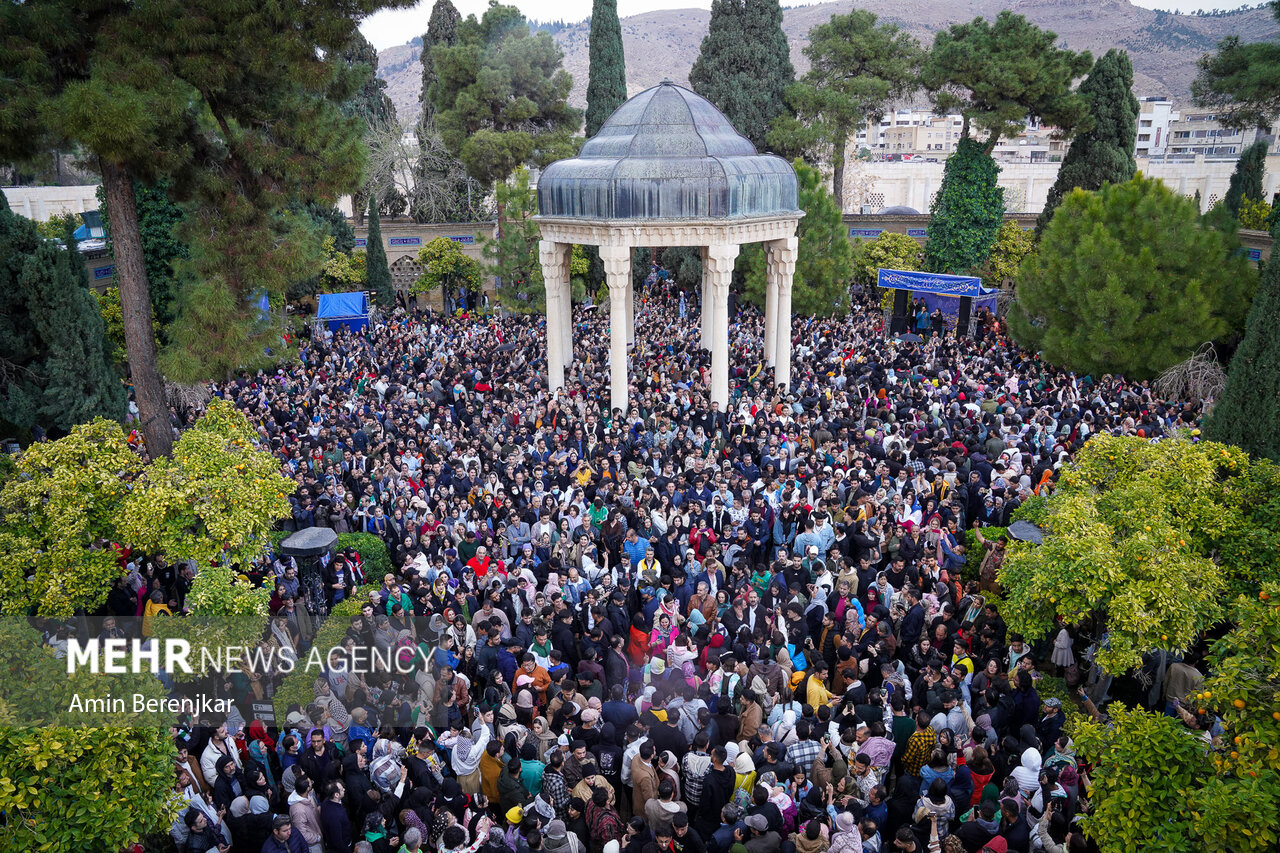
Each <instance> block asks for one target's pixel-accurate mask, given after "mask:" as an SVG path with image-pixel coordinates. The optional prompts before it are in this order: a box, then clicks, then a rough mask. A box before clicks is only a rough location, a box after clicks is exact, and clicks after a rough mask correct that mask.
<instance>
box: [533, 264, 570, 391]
mask: <svg viewBox="0 0 1280 853" xmlns="http://www.w3.org/2000/svg"><path fill="white" fill-rule="evenodd" d="M571 248H572V247H571V246H569V245H568V244H567V243H556V242H554V241H551V240H540V241H539V242H538V260H539V261H540V262H541V263H542V280H543V281H544V282H545V283H546V290H547V389H548V390H550V391H552V392H555V391H558V390H560V389H561V388H563V387H564V368H565V365H566V363H567V360H566V359H565V347H564V342H565V328H564V324H565V311H564V303H565V301H566V299H567V297H568V295H569V250H570V249H571ZM569 334H570V335H572V332H570V333H569Z"/></svg>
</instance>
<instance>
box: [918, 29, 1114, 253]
mask: <svg viewBox="0 0 1280 853" xmlns="http://www.w3.org/2000/svg"><path fill="white" fill-rule="evenodd" d="M1057 42H1058V36H1057V34H1056V33H1051V32H1048V31H1047V30H1042V29H1040V28H1039V27H1037V26H1036V25H1035V24H1032V23H1031V22H1030V21H1028V20H1027V19H1026V18H1024V17H1023V16H1022V15H1015V14H1014V13H1013V12H1010V11H1008V10H1005V11H1003V12H1001V13H1000V14H999V15H997V16H996V19H995V20H994V21H987V20H985V19H983V18H975V19H973V21H971V22H970V23H967V24H953V25H952V26H951V27H949V28H948V29H945V30H942V31H941V32H939V33H938V34H937V35H936V36H934V40H933V49H932V50H931V51H929V54H928V56H927V57H926V59H925V63H924V67H923V69H922V70H921V83H922V84H923V86H924V88H925V89H927V90H928V91H929V92H930V93H931V95H932V96H933V101H934V105H935V107H936V108H937V111H938V113H939V114H940V115H946V114H947V113H952V112H958V113H960V114H961V115H962V116H964V128H963V133H964V134H965V137H966V138H967V137H968V135H969V133H970V129H971V128H976V129H978V130H981V131H983V132H985V133H986V134H987V135H988V136H987V139H986V140H985V141H984V143H983V148H984V150H985V151H986V152H987V153H990V151H991V150H992V149H993V148H994V147H995V144H996V142H997V141H998V140H999V138H1000V137H1001V136H1013V135H1015V134H1016V133H1017V132H1018V131H1019V130H1020V129H1021V128H1022V126H1023V122H1024V121H1026V119H1027V117H1028V116H1030V117H1034V118H1039V119H1042V120H1043V121H1044V122H1045V124H1048V125H1051V126H1053V127H1056V128H1058V129H1059V130H1061V131H1063V132H1066V133H1071V132H1074V131H1076V130H1083V129H1086V128H1087V122H1088V104H1087V101H1086V99H1085V97H1084V95H1082V94H1081V93H1079V92H1076V91H1073V90H1072V88H1071V84H1072V82H1073V81H1074V80H1075V79H1076V78H1077V77H1079V76H1081V75H1082V74H1084V73H1085V72H1087V71H1088V70H1089V67H1090V66H1091V65H1092V64H1093V59H1092V57H1090V55H1089V53H1088V52H1087V51H1086V52H1084V53H1075V52H1073V51H1070V50H1066V49H1064V48H1060V47H1058V44H1057ZM953 156H954V155H953ZM932 240H933V237H932V235H930V242H932Z"/></svg>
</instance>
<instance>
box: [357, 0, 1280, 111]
mask: <svg viewBox="0 0 1280 853" xmlns="http://www.w3.org/2000/svg"><path fill="white" fill-rule="evenodd" d="M854 7H860V8H866V9H870V10H871V11H873V12H875V13H876V14H877V15H879V16H880V17H881V18H882V19H883V20H887V21H893V22H895V23H897V24H899V25H900V26H902V27H903V28H904V29H906V30H908V31H909V32H911V33H912V34H913V35H914V36H915V37H916V38H918V39H920V40H921V41H923V42H925V43H929V42H931V41H932V40H933V34H934V33H935V32H937V31H938V30H940V29H944V28H946V27H948V26H950V25H951V24H954V23H958V22H960V21H966V20H970V19H972V18H974V17H978V16H982V17H994V16H995V15H996V14H997V13H998V12H999V11H1000V10H1001V9H1006V8H1008V9H1012V10H1013V11H1015V12H1017V13H1019V14H1021V15H1025V16H1027V18H1029V19H1030V20H1031V21H1033V22H1035V23H1036V24H1038V25H1039V26H1042V27H1044V28H1045V29H1048V30H1052V31H1053V32H1055V33H1057V34H1058V36H1059V37H1060V39H1061V41H1062V42H1063V43H1064V44H1065V45H1066V46H1067V47H1070V48H1072V49H1074V50H1090V51H1093V52H1094V54H1095V55H1096V54H1099V53H1103V52H1106V50H1107V49H1109V48H1112V47H1122V48H1124V49H1125V50H1128V51H1129V53H1130V55H1131V56H1132V57H1133V67H1134V91H1135V92H1136V93H1138V94H1139V95H1167V96H1169V97H1171V98H1173V99H1174V101H1176V102H1182V103H1185V102H1186V101H1187V99H1188V96H1189V93H1190V91H1191V81H1192V79H1193V78H1194V77H1195V74H1196V61H1197V60H1198V59H1199V58H1200V57H1201V56H1202V55H1204V54H1205V53H1207V52H1209V51H1211V50H1213V49H1214V46H1215V45H1216V44H1217V42H1218V40H1219V39H1221V38H1223V37H1224V36H1227V35H1232V34H1239V35H1240V36H1241V37H1242V38H1243V39H1244V40H1245V41H1258V40H1261V39H1267V38H1271V37H1273V36H1274V35H1275V33H1276V30H1277V27H1276V24H1275V20H1274V19H1273V18H1272V17H1271V13H1270V12H1269V11H1268V10H1266V9H1252V10H1247V11H1240V12H1232V13H1229V14H1224V15H1219V16H1215V17H1193V16H1189V15H1170V14H1166V13H1164V12H1156V11H1153V10H1150V9H1143V8H1141V7H1138V6H1134V5H1133V4H1132V3H1129V2H1127V0H1088V2H1082V0H957V2H950V3H945V4H943V3H936V2H930V0H856V2H855V0H840V1H839V2H835V3H823V4H820V5H816V6H801V7H798V8H794V9H787V10H786V11H785V12H784V13H783V28H784V29H785V30H786V33H787V38H788V40H789V41H790V43H791V59H792V62H793V63H795V66H796V71H797V73H803V72H804V71H805V70H806V69H807V67H808V63H807V62H806V61H805V58H804V55H803V54H802V53H801V50H802V48H803V47H804V46H805V44H806V43H807V41H808V33H809V30H810V28H812V27H814V26H815V25H817V24H820V23H823V22H824V21H826V20H827V19H828V18H830V17H831V16H832V15H834V14H842V13H845V12H848V11H849V10H850V9H852V8H854ZM430 11H431V7H430V5H429V4H427V3H424V4H423V6H422V26H423V28H424V29H425V28H426V23H427V16H428V15H429V14H430ZM709 18H710V12H705V11H702V10H700V9H683V10H673V11H658V12H650V13H648V14H644V15H636V16H634V17H630V18H624V19H623V20H622V40H623V47H624V49H625V51H626V55H627V89H628V91H629V92H630V93H631V94H635V93H636V92H640V91H642V90H644V89H646V88H648V87H649V86H652V85H654V84H655V83H658V82H659V81H661V80H662V79H663V78H664V77H670V78H671V79H672V80H675V81H676V82H678V83H687V82H688V79H689V69H690V67H692V65H693V61H694V59H696V58H697V56H698V48H699V47H700V46H701V44H702V38H703V36H704V35H706V32H707V20H708V19H709ZM556 40H557V41H559V42H560V44H561V45H562V46H563V47H564V52H565V59H564V65H565V68H566V69H567V70H568V71H569V73H570V74H572V75H573V83H574V86H573V93H572V94H571V95H570V101H571V102H573V103H574V104H575V105H577V106H583V105H584V104H585V100H586V88H587V24H586V23H582V24H578V25H575V26H572V27H569V28H567V29H565V30H563V31H561V32H560V33H559V34H557V36H556ZM419 52H420V47H418V46H416V45H413V44H405V45H400V46H398V47H393V48H389V49H387V50H384V51H382V53H380V54H379V63H380V67H379V70H378V73H379V76H381V77H382V78H383V79H385V80H386V81H387V89H388V93H389V94H390V96H391V99H392V100H393V101H394V102H395V105H396V111H397V113H398V114H399V116H400V117H401V119H404V120H413V119H415V118H417V115H418V110H419V104H418V98H419V95H420V90H421V88H422V82H421V75H422V66H421V64H420V62H419V61H418V54H419Z"/></svg>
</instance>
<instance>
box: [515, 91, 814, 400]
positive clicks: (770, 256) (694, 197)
mask: <svg viewBox="0 0 1280 853" xmlns="http://www.w3.org/2000/svg"><path fill="white" fill-rule="evenodd" d="M798 194H799V187H798V182H797V180H796V175H795V171H794V170H793V169H792V168H791V164H790V163H788V162H787V161H786V160H784V159H782V158H781V157H777V156H774V155H772V154H763V155H762V154H757V153H756V149H755V146H753V145H752V144H751V142H750V141H748V140H747V139H745V138H744V137H743V136H741V135H740V134H739V133H738V132H737V131H736V130H734V128H733V126H732V125H731V124H730V123H729V120H728V119H726V118H725V117H724V115H723V114H721V112H720V111H719V110H717V109H716V108H715V107H714V106H712V105H711V103H710V102H709V101H707V100H706V99H705V98H702V97H701V96H699V95H697V94H695V93H694V92H692V91H690V90H688V89H685V88H683V87H681V86H677V85H675V84H674V83H672V82H671V81H670V80H664V81H663V82H662V83H660V84H659V85H657V86H654V87H653V88H651V89H646V90H645V91H643V92H641V93H640V94H638V95H636V96H635V97H634V98H631V99H630V100H629V101H627V102H626V103H624V104H623V105H622V106H620V107H618V109H617V110H615V111H614V113H613V115H611V116H610V117H609V119H608V120H607V121H605V123H604V124H603V125H602V126H601V127H600V131H599V132H598V133H597V134H596V135H595V136H594V137H592V138H591V139H589V140H587V142H586V143H585V144H584V145H583V146H582V150H581V152H580V153H579V154H578V156H577V157H574V158H572V159H569V160H558V161H556V162H555V163H552V164H551V165H550V166H548V167H547V168H546V169H545V170H544V171H543V172H542V176H541V177H540V178H539V180H538V216H537V217H536V220H537V222H538V225H539V227H540V228H541V231H542V242H541V244H540V245H539V249H540V259H541V262H542V273H543V280H544V281H545V283H546V291H547V383H548V387H549V389H550V390H551V391H552V392H554V391H556V390H558V389H560V388H563V387H564V375H565V368H566V366H567V364H568V363H569V362H570V361H571V360H572V358H573V323H572V321H571V319H570V312H571V308H572V306H571V302H570V296H569V257H570V254H571V252H572V250H573V246H574V244H585V245H593V246H598V247H599V249H600V258H601V260H602V261H603V262H604V268H605V280H606V283H607V284H608V286H609V310H610V323H609V325H610V341H609V362H610V375H609V378H610V406H611V408H614V409H621V410H622V411H624V412H625V411H626V410H627V408H628V402H629V400H628V396H629V395H628V387H629V382H628V376H627V345H628V343H631V342H633V341H634V337H635V295H634V292H633V284H632V280H631V252H632V250H633V249H635V248H638V247H642V246H699V247H701V249H702V306H703V309H702V316H701V324H702V325H701V329H702V341H701V342H702V347H703V348H704V349H709V350H711V400H712V402H714V403H718V404H719V406H720V409H721V411H724V410H725V409H726V408H727V406H728V403H729V283H730V280H731V278H732V276H733V266H734V261H735V259H736V258H737V256H738V250H739V248H740V247H741V246H742V244H744V243H763V244H764V245H765V249H766V253H765V254H766V259H767V268H768V289H767V296H766V300H765V305H766V310H765V360H766V362H767V363H768V364H769V365H771V366H772V367H773V368H774V378H775V381H776V382H778V383H780V384H783V385H788V384H790V381H791V285H792V277H793V275H794V273H795V266H796V249H797V240H796V227H797V225H798V224H799V222H800V217H802V216H804V212H803V211H801V210H800V209H799V207H798ZM708 307H710V311H708V310H707V309H708Z"/></svg>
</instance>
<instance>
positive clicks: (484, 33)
mask: <svg viewBox="0 0 1280 853" xmlns="http://www.w3.org/2000/svg"><path fill="white" fill-rule="evenodd" d="M431 57H432V62H433V64H434V66H435V73H436V75H437V79H436V82H435V83H434V84H432V87H431V100H432V103H433V104H434V106H435V109H436V116H435V118H436V126H437V127H438V128H439V130H440V136H441V138H442V139H443V140H444V142H445V145H446V146H448V148H449V150H450V151H451V152H452V153H453V154H454V155H455V156H457V157H458V158H459V159H460V160H461V161H462V164H463V166H464V167H465V168H466V170H467V174H468V175H470V176H471V177H472V178H474V179H475V180H477V181H479V182H480V183H481V184H482V185H483V186H485V187H489V186H492V185H493V184H495V183H496V182H501V181H504V180H506V179H507V178H508V177H509V176H511V174H512V173H513V172H515V170H516V169H517V168H518V167H519V166H522V165H524V164H526V163H538V164H542V165H545V164H546V163H549V162H551V161H553V160H558V159H560V158H562V157H565V156H568V155H569V154H571V153H572V151H573V143H572V136H573V134H574V133H575V132H576V131H577V130H578V127H579V126H580V123H581V121H582V113H581V111H580V110H577V109H574V108H573V107H570V106H569V104H568V101H567V98H568V96H569V89H570V88H571V86H572V84H573V80H572V79H571V78H570V77H569V74H568V72H566V71H565V70H564V68H562V67H561V60H562V59H563V57H564V54H563V52H562V51H561V49H560V46H559V45H558V44H556V42H555V40H554V39H553V38H552V37H551V35H550V34H549V33H547V32H545V31H540V32H538V33H536V34H534V33H530V32H529V27H528V23H527V22H526V21H525V19H524V16H523V15H522V14H521V13H520V11H519V10H518V9H516V8H515V7H514V6H501V5H498V4H497V3H496V2H495V3H493V4H491V5H490V6H489V9H488V11H486V12H485V13H484V17H483V18H481V19H480V20H476V17H475V15H470V16H468V17H467V19H466V20H465V21H464V22H463V23H462V24H461V25H459V27H458V41H457V43H456V44H454V45H453V46H445V45H443V44H438V45H435V46H434V47H433V48H432V51H431Z"/></svg>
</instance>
